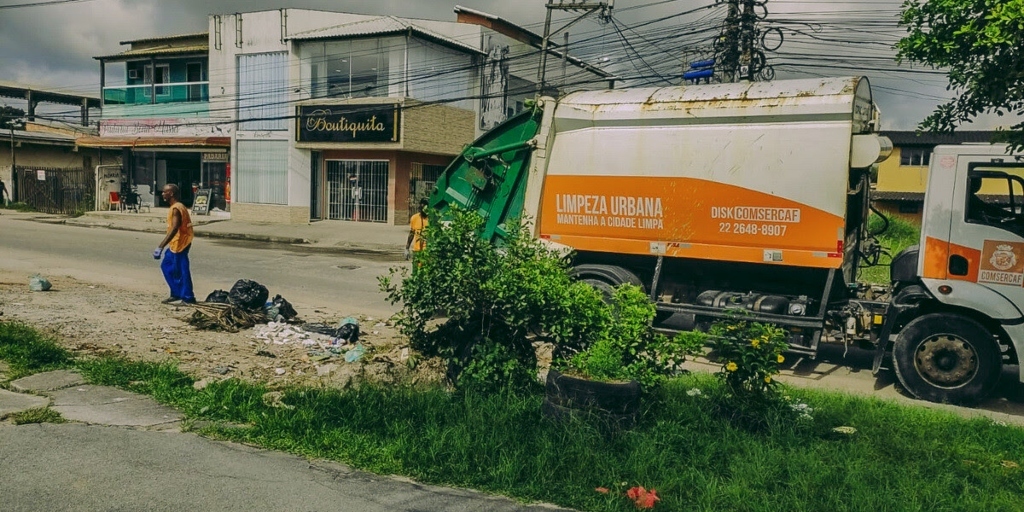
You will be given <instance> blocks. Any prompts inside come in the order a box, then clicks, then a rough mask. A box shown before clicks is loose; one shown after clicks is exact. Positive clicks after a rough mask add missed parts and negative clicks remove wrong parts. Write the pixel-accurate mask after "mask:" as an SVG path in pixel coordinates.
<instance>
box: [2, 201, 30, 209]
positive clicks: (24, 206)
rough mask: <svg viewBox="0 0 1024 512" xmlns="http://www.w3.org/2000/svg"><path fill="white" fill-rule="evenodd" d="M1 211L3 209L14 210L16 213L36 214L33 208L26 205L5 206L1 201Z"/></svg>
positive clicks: (13, 204)
mask: <svg viewBox="0 0 1024 512" xmlns="http://www.w3.org/2000/svg"><path fill="white" fill-rule="evenodd" d="M0 209H3V210H14V211H16V212H34V211H36V210H35V208H32V206H30V205H28V204H26V203H11V204H4V203H3V201H0Z"/></svg>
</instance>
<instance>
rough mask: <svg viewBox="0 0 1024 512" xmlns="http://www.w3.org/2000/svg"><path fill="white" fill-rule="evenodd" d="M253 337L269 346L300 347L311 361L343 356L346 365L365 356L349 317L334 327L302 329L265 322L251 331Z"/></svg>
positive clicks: (279, 323) (356, 324) (313, 326)
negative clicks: (306, 350) (305, 350)
mask: <svg viewBox="0 0 1024 512" xmlns="http://www.w3.org/2000/svg"><path fill="white" fill-rule="evenodd" d="M253 337H254V338H256V339H257V340H259V341H262V342H263V343H264V344H268V345H269V344H273V345H302V346H304V347H307V348H309V353H308V355H309V357H310V359H311V360H313V361H324V360H327V359H333V358H336V357H341V356H344V357H345V360H346V361H347V362H350V363H353V362H356V361H358V360H359V359H361V358H362V357H363V354H365V353H366V349H365V348H364V347H363V345H362V344H360V343H359V321H357V320H356V319H355V318H351V317H349V318H346V319H344V320H342V321H341V323H340V324H339V325H338V326H336V327H332V326H329V325H327V324H307V325H306V326H305V329H303V328H302V327H298V326H295V325H290V324H287V323H283V322H268V323H267V324H266V325H257V326H255V327H253Z"/></svg>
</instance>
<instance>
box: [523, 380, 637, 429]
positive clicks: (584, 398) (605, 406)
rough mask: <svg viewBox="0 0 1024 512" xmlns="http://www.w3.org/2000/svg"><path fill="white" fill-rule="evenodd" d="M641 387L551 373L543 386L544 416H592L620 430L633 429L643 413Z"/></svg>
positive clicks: (634, 384)
mask: <svg viewBox="0 0 1024 512" xmlns="http://www.w3.org/2000/svg"><path fill="white" fill-rule="evenodd" d="M640 391H641V390H640V384H639V383H638V382H636V381H630V382H598V381H593V380H588V379H580V378H576V377H571V376H568V375H564V374H562V373H561V372H559V371H557V370H550V371H549V372H548V379H547V382H546V383H545V386H544V404H545V405H544V408H543V411H544V414H545V415H547V416H548V417H550V418H553V419H562V418H564V417H566V415H567V414H569V413H570V412H578V413H581V414H590V415H595V416H598V417H603V418H605V419H608V420H611V421H612V422H613V423H616V424H618V425H620V426H626V425H632V424H633V422H634V421H635V420H636V416H637V413H638V412H639V411H640Z"/></svg>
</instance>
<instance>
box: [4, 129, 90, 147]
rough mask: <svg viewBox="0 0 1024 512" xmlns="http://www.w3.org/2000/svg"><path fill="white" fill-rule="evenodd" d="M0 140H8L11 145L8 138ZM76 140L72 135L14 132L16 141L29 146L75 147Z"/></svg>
mask: <svg viewBox="0 0 1024 512" xmlns="http://www.w3.org/2000/svg"><path fill="white" fill-rule="evenodd" d="M0 140H6V141H7V143H8V145H10V138H9V137H7V136H4V137H0ZM75 140H76V138H75V137H73V136H71V135H63V134H59V133H46V132H26V131H24V130H14V141H15V142H24V143H28V144H32V143H36V144H49V145H58V146H74V145H75Z"/></svg>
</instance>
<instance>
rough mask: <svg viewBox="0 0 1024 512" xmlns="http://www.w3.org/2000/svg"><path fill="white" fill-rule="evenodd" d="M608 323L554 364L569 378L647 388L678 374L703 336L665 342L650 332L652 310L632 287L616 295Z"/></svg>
mask: <svg viewBox="0 0 1024 512" xmlns="http://www.w3.org/2000/svg"><path fill="white" fill-rule="evenodd" d="M608 307H609V313H610V315H609V316H610V318H611V320H610V321H609V322H608V323H606V324H605V329H604V330H603V332H602V336H601V337H600V338H599V339H598V340H597V341H595V342H594V343H593V344H592V345H591V346H589V347H587V348H586V349H584V350H582V351H580V352H577V353H576V354H574V355H572V356H571V357H570V358H568V359H567V360H564V361H560V362H556V364H557V365H558V366H560V367H562V369H564V370H566V371H568V372H569V373H572V374H576V375H579V376H582V377H586V378H590V379H595V380H610V381H615V380H636V381H637V382H639V383H640V384H641V385H643V386H644V387H645V388H651V387H654V386H657V385H658V384H660V383H661V382H662V381H664V379H665V378H667V377H668V376H670V375H672V374H673V373H675V372H676V371H678V370H679V368H680V366H681V365H682V363H683V362H684V361H685V360H686V357H687V356H690V355H693V354H695V353H697V352H698V351H699V350H700V349H701V348H702V347H703V346H704V341H705V336H704V335H703V334H701V333H698V332H688V333H681V334H680V335H678V336H676V338H675V339H673V340H669V339H668V338H667V337H666V336H664V335H663V334H659V333H657V332H655V331H654V330H653V329H652V328H651V322H652V321H653V320H654V315H655V312H656V310H655V306H654V304H653V303H652V302H651V301H650V299H649V298H648V297H647V294H646V293H644V290H643V289H642V288H640V287H638V286H634V285H622V286H619V287H618V288H616V289H615V293H614V294H613V295H612V300H611V303H610V304H609V305H608Z"/></svg>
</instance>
